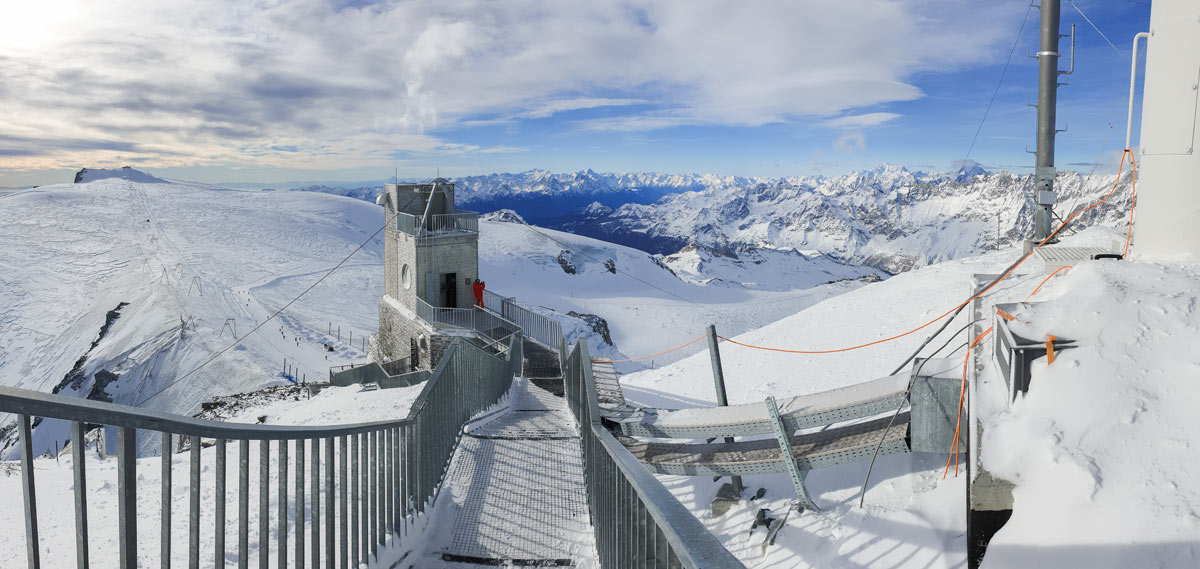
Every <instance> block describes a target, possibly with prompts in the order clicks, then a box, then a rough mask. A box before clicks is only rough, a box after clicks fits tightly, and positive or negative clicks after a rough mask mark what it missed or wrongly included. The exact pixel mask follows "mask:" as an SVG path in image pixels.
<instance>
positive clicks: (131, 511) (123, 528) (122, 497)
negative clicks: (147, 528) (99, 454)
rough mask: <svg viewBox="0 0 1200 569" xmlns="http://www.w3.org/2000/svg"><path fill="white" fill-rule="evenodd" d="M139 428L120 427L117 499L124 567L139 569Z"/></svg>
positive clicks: (118, 437) (118, 432)
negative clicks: (136, 429)
mask: <svg viewBox="0 0 1200 569" xmlns="http://www.w3.org/2000/svg"><path fill="white" fill-rule="evenodd" d="M136 437H137V431H135V430H134V429H132V428H130V427H121V428H120V429H119V430H118V431H117V503H118V504H119V506H118V513H117V517H118V518H119V522H118V523H119V524H120V531H119V536H118V538H117V539H118V540H119V541H120V542H121V545H120V550H121V567H122V569H137V438H136Z"/></svg>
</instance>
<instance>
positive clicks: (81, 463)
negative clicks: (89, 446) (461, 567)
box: [0, 333, 522, 569]
mask: <svg viewBox="0 0 1200 569" xmlns="http://www.w3.org/2000/svg"><path fill="white" fill-rule="evenodd" d="M521 348H522V344H521V335H520V334H519V333H518V334H515V335H513V336H512V338H511V340H510V346H509V349H508V356H509V357H508V358H503V357H499V356H496V355H493V354H490V353H488V352H487V351H486V350H484V349H482V348H479V347H478V346H475V345H474V344H472V343H470V342H463V341H458V342H455V343H453V344H452V345H451V347H450V349H449V350H448V351H447V353H446V356H445V357H444V358H443V359H442V360H441V362H439V364H438V366H437V368H436V369H434V370H433V372H432V374H430V376H429V380H428V382H427V383H426V384H425V387H424V388H423V390H422V391H421V393H420V395H419V396H418V398H417V399H416V401H415V402H414V403H413V404H412V406H411V408H410V410H409V412H408V414H407V418H404V419H398V420H387V421H374V422H367V423H357V424H352V425H337V426H305V427H300V426H271V425H249V424H235V423H222V422H218V421H207V420H201V419H194V418H191V417H184V416H179V415H171V414H167V413H160V412H157V411H154V410H151V409H142V408H137V407H128V406H124V405H115V404H112V403H104V402H98V401H90V400H86V399H78V398H73V397H64V396H59V395H49V394H45V393H39V392H35V391H27V390H23V389H15V388H9V387H0V412H7V413H14V414H17V425H16V426H17V433H18V443H19V448H20V457H21V469H20V470H21V474H20V476H21V478H20V480H21V486H22V489H23V495H24V504H25V542H26V552H27V558H28V566H29V567H30V568H35V569H36V568H38V567H42V566H47V567H49V566H54V567H62V566H67V565H68V564H69V561H68V559H69V557H70V551H71V549H72V548H71V545H72V542H74V546H75V547H74V551H75V557H76V563H77V566H78V567H87V566H88V565H89V560H90V559H93V558H96V559H100V558H106V559H111V558H112V557H113V556H114V555H116V556H117V557H118V559H119V566H120V567H122V568H129V569H132V568H134V567H137V566H138V564H139V559H138V551H139V547H141V548H142V549H143V551H144V550H146V549H150V550H153V549H154V548H155V545H157V548H158V550H159V555H158V557H159V561H160V564H161V566H162V567H168V566H170V565H175V566H183V562H184V561H185V560H186V561H187V562H188V564H189V566H190V567H197V566H198V564H199V562H200V551H201V536H202V535H203V536H204V537H205V538H206V542H205V545H204V549H205V550H206V551H211V552H212V554H213V560H214V561H215V562H216V563H217V564H218V565H219V566H223V565H224V563H225V561H226V559H227V557H226V555H227V552H226V537H227V532H226V524H227V523H230V524H236V525H237V530H236V533H232V532H231V533H230V535H231V536H233V535H236V538H233V541H236V544H235V545H234V547H235V548H236V554H235V555H236V559H237V563H238V567H240V568H242V569H245V568H247V567H249V566H250V565H251V563H252V560H251V559H250V556H251V554H250V552H251V551H252V549H253V550H256V551H255V557H256V559H255V560H254V565H255V566H257V567H260V568H266V567H269V566H277V567H280V568H285V567H304V566H305V560H308V561H309V562H310V565H309V566H311V567H322V566H324V567H335V566H336V567H358V566H359V564H360V563H369V562H371V558H372V556H374V557H375V560H376V561H378V555H379V548H380V547H381V546H382V545H383V544H385V542H386V541H387V540H388V539H389V538H391V539H401V537H400V533H401V529H402V528H406V527H407V525H406V524H407V523H408V522H410V521H411V520H412V519H413V517H414V516H416V515H418V514H421V513H423V512H424V511H425V509H426V507H427V505H428V503H429V501H430V500H431V499H432V498H434V497H435V495H436V493H437V491H438V489H439V488H440V481H441V479H442V478H443V475H444V474H445V469H446V467H447V465H448V463H449V460H450V458H451V456H452V455H453V453H454V450H455V448H456V446H457V443H458V438H459V436H460V434H461V432H462V429H463V424H464V423H465V422H466V421H468V420H469V419H470V418H471V417H472V416H474V415H476V414H478V413H479V412H481V411H483V410H485V409H487V408H488V407H490V406H492V405H494V404H495V403H497V402H498V401H499V400H500V398H501V396H502V395H503V394H504V393H505V391H506V390H507V389H508V388H509V386H510V385H511V384H512V378H513V375H514V374H515V373H517V372H518V371H519V370H520V365H521V359H522V353H521ZM425 373H429V372H425ZM35 417H42V418H49V419H64V420H67V421H71V433H72V435H71V439H72V441H74V444H72V445H71V454H72V457H73V460H72V466H71V468H72V471H73V475H74V484H73V492H74V520H75V532H63V531H59V532H58V533H56V534H55V535H53V536H47V537H48V539H43V536H41V535H39V529H40V527H39V518H38V512H39V503H38V499H37V498H38V493H37V492H36V485H35V482H36V480H35V470H34V455H33V453H34V449H33V441H32V431H31V419H33V418H35ZM97 425H103V426H113V427H116V428H117V454H116V460H117V482H116V502H117V506H116V509H117V510H118V512H117V515H116V516H114V517H111V518H110V517H109V516H108V515H104V516H101V517H103V518H105V519H106V520H109V519H112V520H115V521H116V524H117V534H118V539H117V544H116V545H115V547H114V546H113V544H111V542H105V543H98V542H97V543H93V542H92V541H91V540H89V537H88V531H89V524H88V506H89V494H90V495H92V496H93V497H94V496H95V494H96V493H97V492H106V491H111V490H109V486H107V485H101V486H100V487H99V488H97V487H93V488H92V489H91V491H90V492H89V491H88V488H87V467H86V454H87V453H86V452H85V446H86V445H85V444H81V442H82V441H84V437H85V431H86V430H88V429H90V428H92V427H93V426H97ZM139 431H152V432H157V433H159V435H160V436H161V440H162V447H161V448H162V458H161V485H160V487H161V488H160V490H159V491H158V492H155V493H154V494H158V495H159V498H155V497H152V496H148V495H145V494H142V493H140V492H139V487H138V480H139V475H138V470H139V468H140V469H145V468H147V466H148V465H147V464H146V461H144V460H143V461H138V460H137V457H136V450H135V447H136V444H135V442H136V438H137V436H138V432H139ZM142 434H143V436H145V435H147V434H149V433H145V432H143V433H142ZM180 439H185V440H186V442H187V444H188V447H189V450H188V467H189V470H188V478H187V482H186V490H185V491H186V492H188V496H189V500H188V508H187V516H188V517H187V518H186V519H187V520H189V521H188V523H187V527H188V532H187V533H188V549H187V551H186V555H185V554H184V553H181V552H173V551H172V549H171V545H172V543H173V541H174V540H173V538H172V531H173V529H174V526H173V525H172V523H171V520H172V515H173V514H174V513H175V512H174V510H175V508H173V507H172V500H173V497H174V496H175V495H176V492H178V491H180V488H179V487H178V486H179V485H178V484H176V483H174V482H173V472H174V470H175V469H174V463H175V454H174V451H175V447H176V443H177V442H181V441H180ZM204 439H211V440H212V444H211V446H212V447H213V448H212V450H211V451H210V454H211V459H210V460H212V461H213V463H212V464H213V468H212V469H211V470H210V472H212V473H213V477H212V482H211V483H209V485H206V486H207V487H206V488H205V495H206V501H207V502H208V503H209V504H211V505H212V508H213V510H212V512H211V514H210V513H208V512H204V514H203V516H202V513H201V500H200V496H201V486H202V480H201V473H202V472H203V471H204V470H202V468H201V460H202V459H201V448H202V446H207V445H208V444H209V443H208V442H204V441H203V440H204ZM273 441H274V442H273ZM252 443H253V444H252ZM230 446H235V447H237V449H238V452H237V457H236V462H235V463H234V465H233V469H235V470H236V471H237V478H236V480H237V482H236V488H237V490H236V492H237V509H236V512H232V515H227V514H230V513H229V512H227V511H226V504H227V502H228V501H229V500H228V497H227V490H228V486H227V483H228V476H227V468H228V467H229V465H228V462H229V461H228V457H227V449H228V447H230ZM272 447H274V449H272ZM306 452H308V453H311V454H309V455H308V456H307V457H306ZM289 455H290V457H289ZM255 460H257V463H258V469H257V480H256V481H255V482H256V484H255V485H256V486H257V488H258V490H257V492H256V498H257V512H256V514H257V516H256V517H257V528H256V529H255V528H252V527H251V524H250V520H251V517H250V508H251V494H252V488H254V486H252V485H251V479H250V472H251V468H250V465H251V463H252V462H253V461H255ZM139 462H140V463H139ZM289 471H290V472H294V475H295V478H294V487H293V486H292V484H291V482H292V481H289V478H288V474H289ZM306 476H308V477H307V478H306ZM272 486H275V488H276V489H275V491H274V492H272ZM209 488H211V492H212V494H209V492H210V490H209ZM63 490H64V491H66V489H65V488H64V489H63ZM140 490H145V488H144V487H143V488H141V489H140ZM45 495H46V494H45V493H43V494H42V496H43V497H45ZM207 496H212V499H211V500H208V498H207ZM273 503H274V505H275V508H277V512H278V513H277V515H276V517H275V520H274V522H275V523H274V525H272V523H271V522H272V520H271V511H270V510H271V508H272V504H273ZM107 504H111V501H110V500H101V501H100V502H99V503H98V504H95V505H93V508H94V509H95V508H97V507H100V508H103V507H104V506H106V505H107ZM40 505H41V506H42V508H43V509H44V508H45V507H46V506H48V505H49V504H40ZM145 509H150V510H155V509H157V510H158V514H159V515H158V516H146V515H144V514H139V510H145ZM102 513H103V512H102ZM93 514H95V512H94V511H93ZM156 518H157V521H158V522H159V524H158V525H159V526H160V527H159V528H158V531H140V532H139V521H141V522H143V523H144V522H146V521H150V520H156ZM201 519H204V520H206V521H208V520H211V521H209V522H208V523H211V524H212V525H211V526H209V527H207V528H201V523H200V520H201ZM93 527H94V526H93ZM141 528H142V530H144V529H145V526H144V525H142V526H141ZM252 529H253V530H254V531H252ZM289 530H293V531H289ZM405 537H407V538H410V539H413V538H416V539H419V537H418V536H417V535H413V536H409V535H407V533H406V532H405ZM208 538H211V540H208ZM252 538H253V540H254V541H251V539H252ZM289 540H291V541H293V542H294V544H293V545H294V548H291V549H292V551H291V552H290V554H289V549H290V548H289ZM156 541H157V543H155V542H156ZM272 541H275V542H276V544H277V545H276V547H275V549H274V550H272V549H271V547H270V543H271V542H272ZM148 544H149V545H148ZM252 545H253V548H252ZM112 549H117V551H116V552H114V551H112ZM53 552H57V553H53ZM272 554H273V555H272ZM44 558H45V563H44V562H43V559H44ZM140 561H141V563H142V565H144V566H145V565H152V564H154V563H152V562H150V560H148V559H141V560H140Z"/></svg>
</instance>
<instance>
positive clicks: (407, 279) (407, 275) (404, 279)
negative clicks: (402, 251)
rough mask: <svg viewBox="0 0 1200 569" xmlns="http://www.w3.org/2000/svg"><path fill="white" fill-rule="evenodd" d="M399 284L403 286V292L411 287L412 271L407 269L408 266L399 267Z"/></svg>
mask: <svg viewBox="0 0 1200 569" xmlns="http://www.w3.org/2000/svg"><path fill="white" fill-rule="evenodd" d="M400 284H401V285H403V286H404V290H408V289H409V288H411V287H412V271H410V270H409V269H408V265H404V266H403V267H400Z"/></svg>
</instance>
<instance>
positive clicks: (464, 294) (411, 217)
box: [368, 178, 479, 373]
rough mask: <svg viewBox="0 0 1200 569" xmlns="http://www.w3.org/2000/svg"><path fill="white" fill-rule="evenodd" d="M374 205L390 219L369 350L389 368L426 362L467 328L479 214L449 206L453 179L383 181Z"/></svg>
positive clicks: (406, 367)
mask: <svg viewBox="0 0 1200 569" xmlns="http://www.w3.org/2000/svg"><path fill="white" fill-rule="evenodd" d="M377 203H379V204H380V205H382V206H384V212H385V213H384V216H385V217H384V219H388V220H392V221H391V222H390V223H388V224H387V227H386V228H385V229H384V236H383V239H384V247H383V251H384V292H383V296H382V297H381V298H380V299H379V332H378V334H377V335H376V336H374V337H372V338H371V340H372V342H371V346H370V348H369V350H368V351H369V355H370V357H371V359H373V360H375V361H376V362H379V363H380V364H385V368H391V369H392V370H396V371H399V370H401V369H402V370H403V371H408V370H409V369H421V368H429V367H432V366H433V364H434V363H436V362H437V361H438V360H440V359H441V357H442V354H443V353H444V352H445V350H446V348H447V347H448V346H449V345H450V341H451V340H452V339H453V338H454V337H455V336H461V335H463V334H464V333H468V331H469V330H470V329H471V327H472V324H471V322H472V320H471V319H472V318H473V313H474V310H473V308H472V307H473V305H474V304H475V299H474V294H473V292H472V290H471V283H473V282H474V281H475V279H476V278H478V277H479V214H477V213H475V212H470V211H456V210H455V209H454V184H452V183H450V182H449V181H447V180H445V179H443V178H437V179H435V180H433V181H432V182H428V183H422V184H386V185H385V186H384V190H383V193H382V194H381V195H380V196H379V199H378V201H377ZM393 217H394V218H395V219H394V220H393ZM386 364H391V365H386ZM396 371H393V372H392V373H396Z"/></svg>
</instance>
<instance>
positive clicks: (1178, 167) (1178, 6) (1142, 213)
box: [1132, 0, 1200, 256]
mask: <svg viewBox="0 0 1200 569" xmlns="http://www.w3.org/2000/svg"><path fill="white" fill-rule="evenodd" d="M1198 117H1200V1H1196V0H1155V2H1154V5H1153V7H1152V8H1151V12H1150V39H1149V40H1148V41H1147V52H1146V82H1145V91H1144V95H1143V97H1142V134H1141V141H1140V149H1139V159H1138V169H1137V176H1138V178H1137V182H1138V183H1137V198H1136V199H1137V204H1136V206H1135V209H1136V212H1135V218H1134V233H1133V242H1134V244H1133V246H1132V248H1133V249H1134V250H1135V251H1137V252H1138V253H1139V254H1147V255H1156V256H1157V255H1174V254H1178V253H1191V254H1193V255H1200V154H1198V153H1197V150H1200V141H1198V139H1197V136H1198V135H1200V125H1198V124H1197V118H1198Z"/></svg>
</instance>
